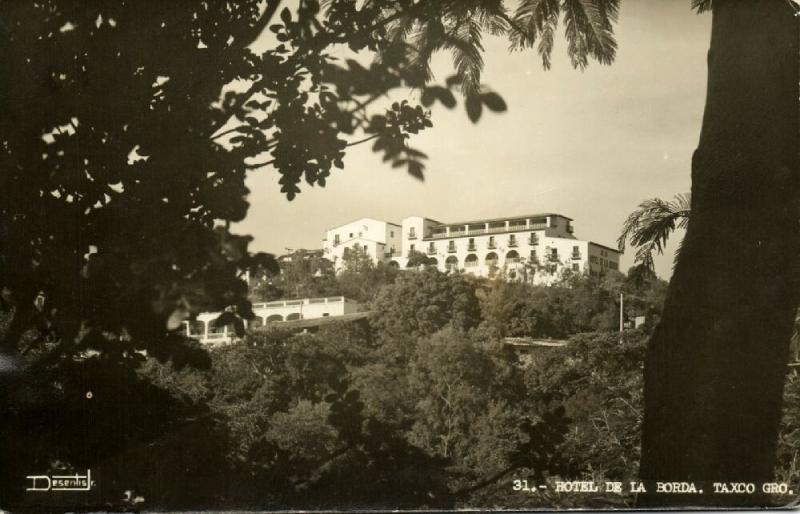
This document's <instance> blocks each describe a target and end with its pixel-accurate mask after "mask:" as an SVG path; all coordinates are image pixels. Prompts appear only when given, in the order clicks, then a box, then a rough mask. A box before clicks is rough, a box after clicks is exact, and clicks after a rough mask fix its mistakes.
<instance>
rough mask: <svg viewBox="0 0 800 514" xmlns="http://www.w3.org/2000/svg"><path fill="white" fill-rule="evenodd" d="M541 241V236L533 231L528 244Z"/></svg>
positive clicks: (533, 244) (532, 244)
mask: <svg viewBox="0 0 800 514" xmlns="http://www.w3.org/2000/svg"><path fill="white" fill-rule="evenodd" d="M538 243H539V237H538V236H537V235H536V232H531V237H530V238H529V239H528V244H530V245H531V246H535V245H536V244H538Z"/></svg>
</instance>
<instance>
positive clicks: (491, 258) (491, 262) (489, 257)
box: [486, 252, 499, 268]
mask: <svg viewBox="0 0 800 514" xmlns="http://www.w3.org/2000/svg"><path fill="white" fill-rule="evenodd" d="M498 260H499V258H498V257H497V254H496V253H494V252H489V253H487V254H486V265H487V266H489V267H490V268H491V267H494V266H497V261H498Z"/></svg>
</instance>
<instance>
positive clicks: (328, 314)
mask: <svg viewBox="0 0 800 514" xmlns="http://www.w3.org/2000/svg"><path fill="white" fill-rule="evenodd" d="M330 315H331V313H330V312H323V313H322V317H323V318H325V317H327V316H330Z"/></svg>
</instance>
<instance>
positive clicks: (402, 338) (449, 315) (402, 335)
mask: <svg viewBox="0 0 800 514" xmlns="http://www.w3.org/2000/svg"><path fill="white" fill-rule="evenodd" d="M372 309H373V311H374V314H373V316H372V319H371V324H372V326H373V328H374V330H375V331H376V333H377V334H378V339H379V342H382V343H384V351H388V352H391V353H393V354H395V356H396V357H397V358H398V359H400V362H408V359H409V358H410V356H411V355H413V352H414V347H415V345H416V339H417V338H419V337H422V336H428V335H431V334H433V333H435V332H438V331H439V330H441V329H442V328H444V327H445V326H447V325H450V326H452V327H454V328H456V329H459V330H462V331H467V330H469V329H472V328H474V327H475V326H477V324H478V321H479V320H480V304H479V302H478V298H477V297H476V296H475V289H474V287H473V286H472V285H471V284H470V282H468V281H467V279H466V278H465V277H464V276H463V275H459V274H455V275H453V274H445V273H442V272H440V271H438V270H436V269H432V268H428V269H425V270H420V271H408V272H406V273H404V274H402V275H400V276H399V277H398V279H397V281H396V282H395V283H394V284H392V285H389V286H387V287H384V288H383V289H381V290H380V292H379V293H378V296H377V297H376V298H375V301H374V302H373V305H372Z"/></svg>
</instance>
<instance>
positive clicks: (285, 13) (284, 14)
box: [281, 7, 292, 25]
mask: <svg viewBox="0 0 800 514" xmlns="http://www.w3.org/2000/svg"><path fill="white" fill-rule="evenodd" d="M281 21H283V23H285V24H287V25H288V24H289V23H291V21H292V12H291V11H290V10H289V8H288V7H284V8H283V10H282V11H281Z"/></svg>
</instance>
